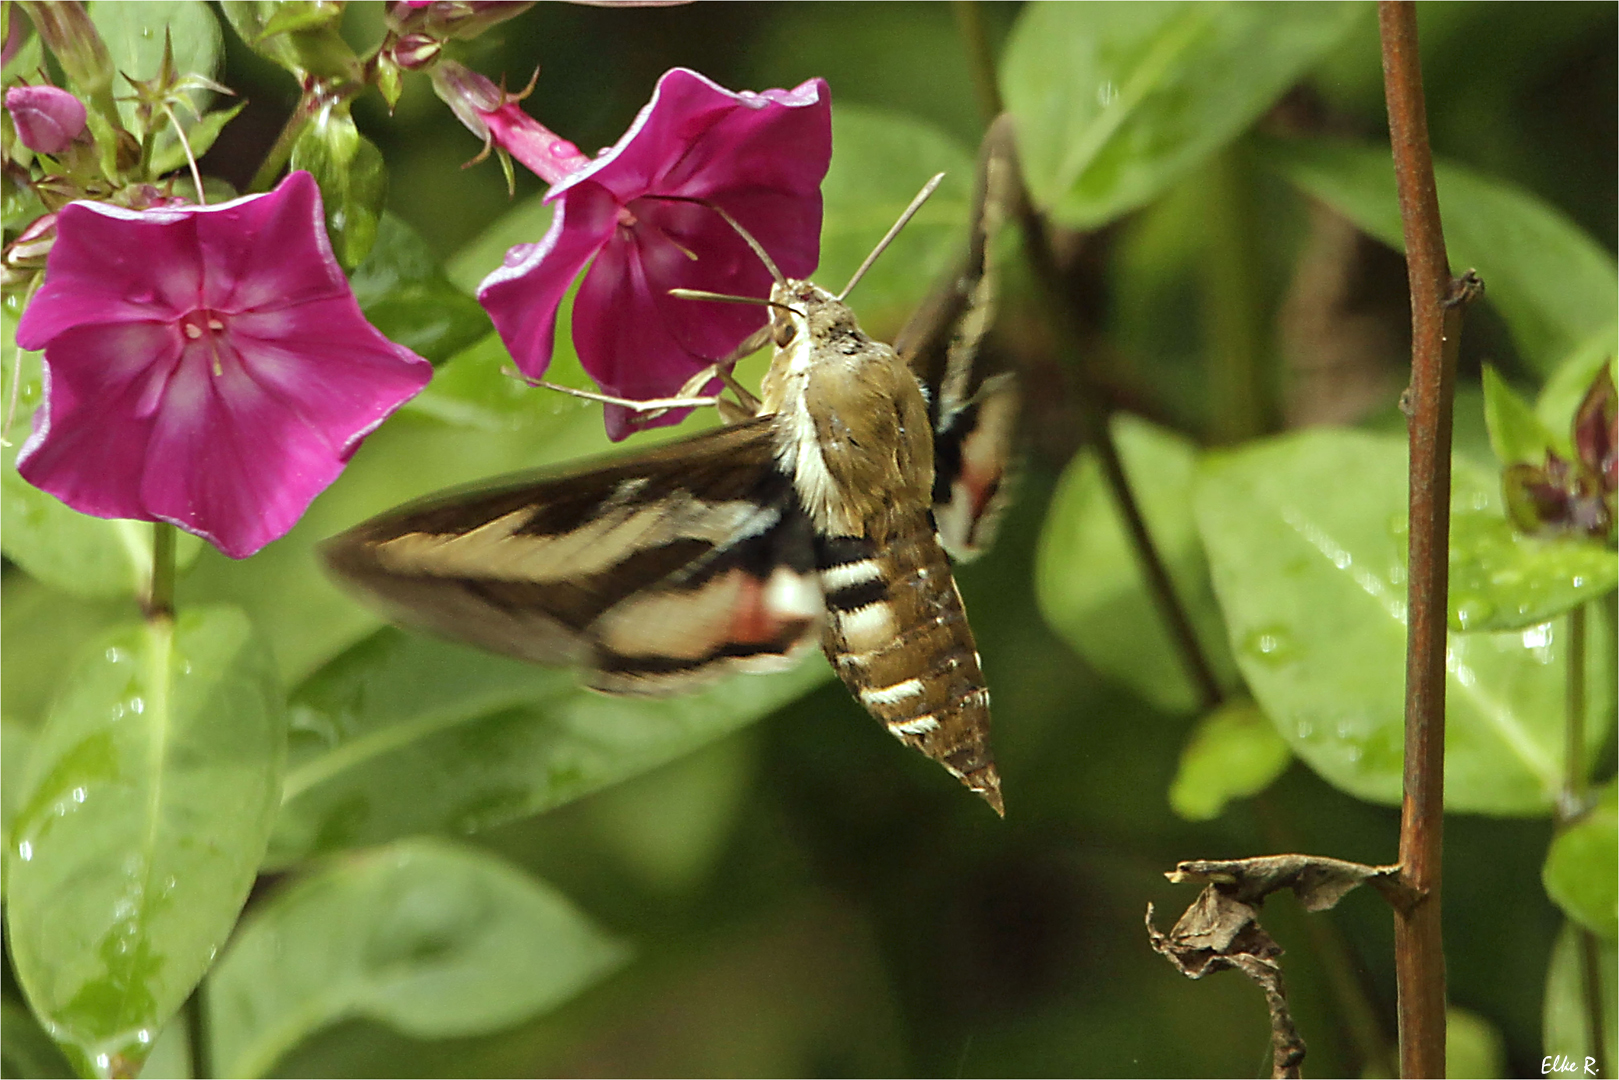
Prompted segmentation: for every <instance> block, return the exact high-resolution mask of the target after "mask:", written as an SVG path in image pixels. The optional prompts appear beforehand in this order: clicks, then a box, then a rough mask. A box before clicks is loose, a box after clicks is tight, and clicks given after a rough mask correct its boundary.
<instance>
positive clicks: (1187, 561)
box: [1035, 415, 1236, 712]
mask: <svg viewBox="0 0 1619 1080" xmlns="http://www.w3.org/2000/svg"><path fill="white" fill-rule="evenodd" d="M1113 433H1114V437H1115V438H1116V439H1117V440H1118V445H1119V454H1120V456H1121V458H1122V459H1123V461H1124V468H1125V473H1126V475H1127V476H1129V478H1130V483H1131V487H1132V489H1133V490H1134V492H1135V495H1136V499H1137V501H1138V502H1139V503H1140V505H1141V512H1142V514H1143V516H1144V517H1145V518H1146V521H1147V528H1148V530H1149V531H1150V532H1151V534H1152V537H1153V540H1154V541H1155V542H1156V543H1157V545H1158V552H1159V555H1160V556H1161V557H1162V558H1163V560H1164V562H1165V563H1166V564H1167V566H1168V568H1169V573H1170V577H1171V578H1173V579H1174V581H1175V583H1176V586H1177V588H1178V589H1179V591H1180V596H1181V599H1182V602H1183V603H1185V604H1187V606H1188V607H1189V609H1190V612H1191V617H1192V623H1193V626H1194V627H1195V629H1196V630H1197V634H1198V640H1199V641H1200V642H1202V644H1203V647H1204V649H1205V650H1206V652H1207V653H1208V655H1209V656H1210V658H1211V661H1212V663H1213V664H1214V665H1215V672H1216V674H1217V675H1219V676H1221V677H1222V678H1223V679H1224V680H1225V681H1226V682H1227V683H1230V682H1232V681H1234V680H1235V676H1236V665H1235V663H1234V662H1233V660H1232V658H1231V653H1230V651H1229V650H1228V649H1227V648H1226V644H1225V635H1224V633H1223V632H1222V627H1221V624H1220V612H1219V609H1218V608H1217V607H1216V605H1215V602H1214V593H1213V591H1212V589H1211V588H1210V586H1209V577H1208V564H1207V561H1206V560H1205V559H1204V557H1203V547H1202V544H1201V543H1200V542H1199V540H1198V536H1197V528H1196V525H1195V523H1194V522H1193V520H1192V484H1193V478H1194V475H1195V472H1196V468H1197V449H1196V447H1194V446H1193V445H1192V443H1191V442H1190V441H1189V440H1187V439H1184V438H1182V437H1181V436H1179V435H1176V434H1173V433H1171V432H1168V431H1165V430H1163V429H1162V428H1158V427H1154V426H1153V425H1151V424H1148V423H1147V422H1145V421H1143V420H1137V419H1134V418H1132V417H1129V416H1122V415H1121V416H1119V417H1118V418H1117V419H1115V420H1114V421H1113ZM1035 588H1036V595H1037V596H1038V597H1039V599H1040V610H1041V611H1042V612H1043V613H1044V615H1045V617H1046V621H1047V622H1048V623H1050V624H1051V626H1052V628H1053V629H1055V630H1056V631H1057V632H1058V633H1059V634H1060V635H1062V637H1063V640H1065V641H1067V642H1068V643H1069V644H1070V645H1072V646H1073V647H1074V649H1075V651H1077V652H1078V653H1079V654H1080V655H1081V656H1083V657H1084V658H1085V660H1086V662H1087V663H1089V664H1090V665H1091V666H1092V667H1094V668H1096V669H1097V670H1098V671H1100V672H1102V673H1103V674H1104V675H1107V676H1108V677H1109V678H1112V679H1115V680H1117V681H1119V682H1121V683H1123V684H1124V685H1126V686H1129V687H1130V688H1131V689H1132V690H1134V691H1136V692H1137V693H1139V694H1141V695H1142V696H1143V697H1145V698H1146V699H1147V700H1149V701H1151V702H1153V703H1154V704H1156V705H1158V706H1159V707H1161V708H1164V709H1168V710H1173V711H1177V712H1186V711H1190V710H1191V709H1194V708H1196V706H1197V703H1198V694H1197V691H1196V689H1195V688H1194V687H1193V686H1192V684H1191V682H1190V680H1189V679H1188V678H1187V675H1186V669H1185V667H1184V665H1183V664H1182V662H1181V658H1180V655H1179V653H1178V652H1177V651H1176V649H1175V647H1174V646H1173V645H1172V644H1171V642H1170V638H1169V634H1168V632H1167V631H1166V630H1165V629H1164V623H1163V619H1162V618H1161V617H1160V616H1159V614H1158V608H1157V606H1156V604H1155V603H1154V601H1153V598H1152V596H1151V595H1150V594H1149V593H1148V592H1147V589H1146V585H1145V583H1144V578H1143V577H1142V574H1141V569H1140V563H1139V562H1138V560H1137V558H1136V554H1135V549H1134V547H1133V545H1132V544H1131V542H1130V539H1129V536H1128V535H1127V533H1126V532H1125V528H1124V524H1123V521H1122V520H1121V518H1120V517H1119V514H1118V511H1117V510H1115V509H1114V505H1113V496H1112V495H1111V494H1110V493H1109V491H1108V488H1107V485H1106V483H1105V482H1104V481H1103V479H1102V471H1101V467H1100V466H1099V465H1098V464H1097V461H1096V458H1095V457H1094V455H1092V454H1090V453H1085V454H1082V455H1080V456H1079V457H1076V458H1075V459H1074V460H1073V461H1072V462H1071V463H1070V464H1069V466H1068V468H1067V470H1066V471H1065V472H1064V473H1063V477H1062V481H1061V484H1060V485H1059V487H1058V489H1057V493H1056V495H1055V496H1053V498H1052V502H1051V509H1050V511H1049V512H1048V513H1047V515H1046V523H1045V528H1044V531H1043V532H1042V533H1041V537H1040V553H1039V556H1038V558H1037V561H1036V563H1035Z"/></svg>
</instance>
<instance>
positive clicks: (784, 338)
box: [770, 319, 795, 349]
mask: <svg viewBox="0 0 1619 1080" xmlns="http://www.w3.org/2000/svg"><path fill="white" fill-rule="evenodd" d="M794 333H795V331H794V330H793V323H792V320H791V319H778V320H776V322H775V324H774V325H772V326H771V328H770V337H771V339H772V340H774V341H775V343H776V348H778V349H785V348H786V347H787V346H788V345H789V344H791V343H792V340H793V335H794Z"/></svg>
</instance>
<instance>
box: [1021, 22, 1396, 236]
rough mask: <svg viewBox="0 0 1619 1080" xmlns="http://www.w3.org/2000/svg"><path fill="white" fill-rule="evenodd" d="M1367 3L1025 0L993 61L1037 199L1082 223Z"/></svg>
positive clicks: (1289, 71)
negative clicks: (1000, 56)
mask: <svg viewBox="0 0 1619 1080" xmlns="http://www.w3.org/2000/svg"><path fill="white" fill-rule="evenodd" d="M1364 18H1370V7H1369V5H1362V4H1340V3H1332V4H1328V3H1288V4H1262V5H1261V4H1238V3H1158V4H1058V3H1037V4H1030V5H1029V6H1028V7H1026V8H1024V9H1023V13H1022V14H1021V16H1020V17H1019V18H1018V22H1017V25H1016V27H1014V29H1013V31H1012V37H1011V39H1010V40H1009V41H1008V42H1007V46H1006V55H1005V59H1004V61H1003V62H1002V64H1001V87H1002V93H1003V94H1004V96H1005V98H1006V104H1007V108H1008V109H1010V110H1011V112H1012V113H1013V114H1014V115H1015V116H1016V117H1017V123H1018V144H1019V149H1020V152H1021V155H1022V159H1023V169H1024V176H1025V180H1026V182H1027V183H1028V186H1029V191H1030V192H1031V194H1032V197H1033V199H1034V201H1035V204H1036V205H1037V206H1039V207H1040V208H1041V209H1042V210H1045V211H1047V212H1048V213H1050V214H1051V215H1052V217H1054V218H1055V219H1056V220H1057V221H1059V222H1060V223H1062V224H1064V225H1067V226H1070V227H1072V228H1094V227H1096V226H1098V225H1101V224H1103V223H1105V222H1107V221H1111V220H1113V219H1114V218H1117V217H1119V216H1120V215H1122V214H1124V213H1126V212H1127V211H1130V210H1133V209H1135V208H1136V207H1138V206H1141V205H1142V204H1144V203H1146V202H1148V201H1150V200H1151V199H1152V198H1153V197H1154V196H1156V195H1157V194H1158V193H1159V192H1161V191H1163V190H1164V189H1165V188H1166V187H1168V186H1169V185H1170V184H1171V183H1173V182H1174V181H1175V180H1177V179H1179V178H1180V177H1181V176H1183V175H1185V174H1186V173H1187V172H1188V171H1189V170H1190V169H1192V168H1193V167H1194V166H1195V165H1197V163H1198V162H1200V161H1202V160H1203V159H1204V158H1206V157H1208V156H1209V155H1210V154H1212V153H1214V152H1215V151H1216V150H1218V149H1219V148H1220V147H1222V146H1224V145H1225V144H1226V143H1227V142H1229V141H1231V140H1232V139H1233V138H1235V137H1236V136H1237V135H1238V134H1239V133H1241V132H1242V131H1243V130H1244V129H1246V128H1247V127H1248V126H1249V125H1250V124H1252V123H1253V122H1254V121H1255V120H1257V119H1258V118H1259V117H1260V116H1261V115H1262V114H1263V113H1264V112H1265V110H1267V109H1268V108H1270V106H1271V105H1272V104H1273V103H1274V102H1275V101H1276V99H1277V98H1279V97H1281V96H1282V94H1283V93H1284V92H1286V91H1287V89H1288V88H1289V87H1291V86H1292V85H1293V84H1294V83H1295V82H1297V81H1298V79H1299V77H1300V76H1301V75H1303V74H1304V73H1305V72H1306V71H1307V70H1308V69H1309V68H1310V67H1311V66H1312V65H1313V64H1314V63H1315V62H1316V61H1317V60H1318V59H1319V58H1320V57H1321V56H1322V55H1324V54H1325V53H1326V51H1327V50H1328V49H1330V48H1331V47H1332V46H1333V44H1334V43H1335V42H1336V41H1338V39H1339V38H1341V37H1342V36H1343V35H1344V33H1345V32H1346V31H1347V30H1349V29H1350V28H1351V27H1352V26H1353V25H1354V24H1355V23H1356V22H1357V21H1359V20H1361V19H1364Z"/></svg>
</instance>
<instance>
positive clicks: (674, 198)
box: [651, 195, 787, 300]
mask: <svg viewBox="0 0 1619 1080" xmlns="http://www.w3.org/2000/svg"><path fill="white" fill-rule="evenodd" d="M651 198H655V199H664V200H666V201H668V202H685V203H695V204H697V205H698V206H706V207H708V208H709V209H710V210H712V211H714V213H716V214H718V215H719V216H720V217H722V218H724V219H725V223H726V224H727V225H729V226H730V227H731V228H733V229H735V230H736V234H737V235H738V236H740V237H741V238H742V239H743V240H745V241H747V244H748V246H749V247H750V248H752V249H753V253H754V254H755V255H757V256H759V261H760V262H762V263H764V264H765V269H766V270H769V271H770V278H771V280H772V281H774V282H776V284H778V285H780V284H781V283H782V282H784V281H786V280H787V279H786V278H785V277H783V276H782V273H781V271H780V270H778V269H777V268H776V261H775V260H774V259H772V258H771V257H770V253H769V252H767V251H765V249H764V247H763V245H761V244H760V243H759V241H757V240H755V239H754V238H753V234H752V233H750V232H749V231H748V230H746V229H744V228H743V227H742V223H741V222H740V221H738V220H737V219H736V218H734V217H732V216H731V215H730V214H729V213H727V212H726V210H725V207H723V206H720V205H719V204H718V203H712V202H709V201H708V200H707V199H688V198H685V197H684V196H681V195H654V196H651ZM688 299H695V298H694V297H689V298H688ZM704 299H710V300H713V299H718V297H705V298H704Z"/></svg>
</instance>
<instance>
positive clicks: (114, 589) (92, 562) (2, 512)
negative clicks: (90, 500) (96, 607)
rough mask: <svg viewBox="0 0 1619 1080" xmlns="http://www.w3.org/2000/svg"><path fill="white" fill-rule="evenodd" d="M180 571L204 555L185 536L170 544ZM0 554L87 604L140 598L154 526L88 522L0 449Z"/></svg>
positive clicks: (13, 454)
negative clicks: (30, 479)
mask: <svg viewBox="0 0 1619 1080" xmlns="http://www.w3.org/2000/svg"><path fill="white" fill-rule="evenodd" d="M175 539H176V544H175V561H176V563H177V564H178V566H179V567H180V568H181V569H183V568H185V567H186V566H189V565H190V564H191V563H192V562H193V561H195V560H196V558H197V556H198V555H200V554H201V553H202V541H201V540H200V539H198V538H197V537H195V536H192V535H191V534H189V533H180V534H179V535H178V536H177V537H176V538H175ZM0 550H4V551H5V554H6V557H7V558H8V559H11V560H12V561H13V562H15V563H16V564H17V565H18V566H20V567H22V568H23V569H24V570H26V571H28V573H29V574H30V575H31V576H32V577H35V578H38V579H39V580H40V581H42V582H45V583H46V584H47V585H50V586H51V587H53V588H56V589H61V590H62V591H63V592H66V593H71V594H72V595H74V596H82V597H84V598H85V599H89V600H98V599H107V598H111V597H116V596H138V595H140V594H141V593H142V592H143V591H144V590H145V588H146V582H147V580H148V579H149V578H150V577H151V573H152V525H151V523H150V522H146V521H126V520H111V521H109V520H107V519H105V518H94V517H90V516H88V515H86V514H81V513H79V512H78V511H77V510H73V509H70V508H69V507H67V506H65V505H64V504H63V503H61V502H59V501H58V500H57V498H56V496H54V495H48V494H46V493H45V492H43V491H41V490H40V489H39V488H37V487H35V486H34V485H32V484H30V483H29V482H28V481H26V480H24V479H23V478H22V477H21V476H20V475H19V474H18V472H17V447H15V446H7V447H4V448H0Z"/></svg>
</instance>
